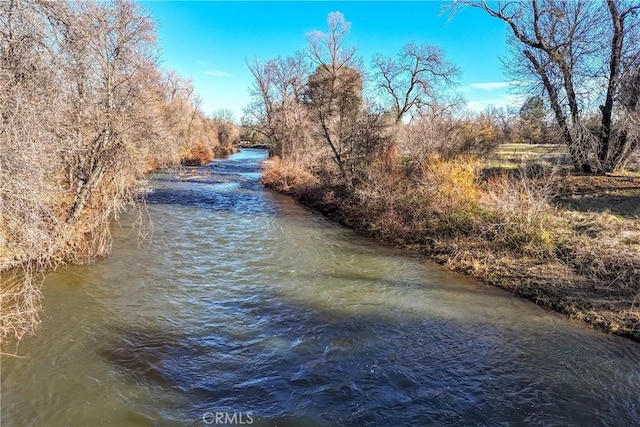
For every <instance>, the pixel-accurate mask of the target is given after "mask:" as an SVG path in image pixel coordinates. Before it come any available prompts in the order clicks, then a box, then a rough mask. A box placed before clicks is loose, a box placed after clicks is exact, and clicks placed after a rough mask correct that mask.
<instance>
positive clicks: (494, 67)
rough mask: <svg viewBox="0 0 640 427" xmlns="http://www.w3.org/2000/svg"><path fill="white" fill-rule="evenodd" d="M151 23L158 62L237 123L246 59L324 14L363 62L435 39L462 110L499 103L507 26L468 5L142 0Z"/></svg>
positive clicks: (291, 39)
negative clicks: (465, 105) (456, 81)
mask: <svg viewBox="0 0 640 427" xmlns="http://www.w3.org/2000/svg"><path fill="white" fill-rule="evenodd" d="M141 3H142V4H143V5H144V7H146V8H147V10H148V11H149V12H150V13H151V15H152V16H153V17H154V19H155V20H156V22H157V25H158V36H159V45H160V49H161V54H162V65H163V66H164V67H166V68H172V69H175V70H177V71H178V72H179V73H180V74H181V75H182V76H184V77H186V78H190V79H192V80H193V82H194V84H195V87H196V91H197V92H198V93H199V94H200V96H201V97H202V98H203V100H204V111H205V113H207V114H210V113H212V112H213V111H215V110H218V109H221V108H228V109H230V110H232V111H233V112H234V114H235V118H236V119H237V120H239V119H240V117H241V116H242V108H243V107H244V106H245V105H246V104H247V103H248V100H249V95H248V87H249V85H250V84H251V75H250V73H249V71H248V69H247V66H246V60H247V59H249V60H251V59H252V58H254V57H258V58H259V59H269V58H273V57H276V56H278V55H287V54H291V53H293V52H294V51H296V50H301V49H304V48H305V47H306V39H305V34H306V33H307V32H309V31H312V30H321V31H325V30H326V18H327V14H328V13H329V12H332V11H340V12H342V13H343V14H344V15H345V18H346V20H347V21H349V22H351V24H352V26H351V32H350V34H349V41H350V44H351V45H355V46H356V47H358V49H359V53H360V55H361V56H362V57H363V58H364V60H365V61H366V62H367V63H369V62H370V60H371V57H372V56H373V54H374V53H376V52H381V53H383V54H385V55H388V56H392V55H395V54H396V53H397V52H398V51H399V50H400V48H401V47H402V46H403V45H404V44H406V43H408V42H412V41H413V42H417V43H430V44H436V45H438V46H440V47H441V48H443V49H444V51H445V53H446V55H447V57H448V59H449V60H450V61H452V62H454V63H455V64H457V65H458V67H459V68H460V69H461V70H462V76H461V85H462V87H461V92H462V93H463V95H464V96H465V97H466V99H467V100H468V101H469V107H470V108H473V109H476V110H478V109H482V108H484V106H486V105H487V104H493V105H495V106H504V105H506V104H507V102H508V101H509V100H510V99H512V97H511V96H509V95H508V93H507V83H506V78H505V76H504V75H503V72H502V66H501V62H500V60H499V57H500V56H503V55H505V54H506V46H505V37H506V29H505V27H504V26H503V25H502V23H501V22H499V21H498V20H496V19H493V18H491V17H489V16H488V15H487V14H486V13H484V12H482V11H480V10H475V9H469V8H468V9H464V10H462V11H461V12H459V13H458V14H457V15H456V16H455V17H454V18H453V19H450V17H449V14H448V13H444V14H443V13H442V7H443V5H445V3H443V2H436V1H422V2H418V1H410V2H392V1H376V2H365V1H349V2H333V1H307V2H291V1H280V2H273V1H263V2H248V1H235V2H231V1H226V2H221V1H142V2H141Z"/></svg>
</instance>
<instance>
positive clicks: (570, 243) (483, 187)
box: [263, 159, 640, 341]
mask: <svg viewBox="0 0 640 427" xmlns="http://www.w3.org/2000/svg"><path fill="white" fill-rule="evenodd" d="M469 165H470V164H463V165H458V166H455V165H453V166H452V165H451V164H448V165H445V166H446V167H445V168H440V171H438V168H437V167H432V170H431V172H432V173H433V172H434V171H435V175H436V176H438V174H440V175H442V176H444V177H445V178H444V179H443V180H441V181H440V182H436V184H437V186H436V187H437V188H439V190H437V191H438V192H439V196H440V197H441V199H440V200H441V202H442V203H444V205H446V206H445V207H442V206H439V205H437V204H435V205H433V206H429V204H430V203H433V200H432V199H433V196H434V194H435V193H433V192H431V193H429V192H428V191H426V190H424V187H425V184H424V182H417V181H420V180H417V181H416V182H410V181H411V180H409V179H407V176H405V175H402V174H400V175H402V176H398V171H397V170H395V169H394V168H395V166H393V167H391V168H390V169H391V170H389V168H388V169H387V170H386V171H385V173H383V174H378V175H376V176H377V177H378V178H380V177H386V178H385V179H378V180H376V182H372V183H370V184H368V185H366V186H365V187H364V188H361V189H359V190H357V191H347V190H346V189H345V188H343V187H340V186H339V185H334V184H332V183H331V182H323V181H322V179H319V178H318V177H317V176H315V175H314V174H313V173H311V172H310V171H309V169H305V168H297V167H295V166H293V165H291V164H284V162H282V161H280V160H279V159H275V160H270V161H268V162H267V164H266V165H265V168H266V170H265V175H264V178H263V183H264V185H265V186H267V187H268V188H271V189H273V190H275V191H278V192H281V193H286V194H289V195H291V196H293V197H294V198H295V199H296V200H297V201H298V202H300V203H301V204H303V205H305V206H307V207H310V208H312V209H315V210H317V211H319V212H321V213H322V214H323V215H325V216H326V217H328V218H330V219H332V220H335V221H337V222H339V223H341V224H343V225H345V226H347V227H350V228H353V229H355V230H358V231H359V232H362V233H364V234H367V235H370V236H373V237H375V238H377V239H379V240H380V241H382V242H385V243H387V244H391V245H394V246H397V247H401V248H405V249H408V250H411V251H415V252H419V253H421V254H423V255H425V256H427V257H429V258H431V259H433V260H435V261H436V262H438V263H440V264H442V265H444V266H445V267H447V268H449V269H451V270H453V271H457V272H461V273H464V274H468V275H471V276H473V277H475V278H477V279H479V280H481V281H483V282H486V283H488V284H491V285H494V286H497V287H500V288H503V289H506V290H508V291H510V292H512V293H513V294H515V295H518V296H520V297H523V298H526V299H529V300H531V301H533V302H534V303H536V304H538V305H541V306H544V307H547V308H549V309H552V310H555V311H558V312H560V313H563V314H565V315H567V316H568V317H570V318H574V319H580V320H582V321H584V322H586V323H587V324H589V325H591V326H593V327H596V328H599V329H602V330H604V331H606V332H609V333H613V334H618V335H622V336H625V337H628V338H631V339H633V340H636V341H640V220H639V219H638V212H637V206H638V205H639V204H638V203H637V202H638V200H640V177H638V176H637V175H629V176H611V177H592V176H571V175H567V174H566V173H565V174H560V175H556V176H553V177H547V178H536V177H534V176H530V177H527V176H525V177H524V178H521V180H524V181H525V182H520V183H517V185H514V181H513V180H509V179H507V178H506V177H504V176H500V177H498V178H497V180H491V179H488V178H481V177H480V174H477V175H476V176H474V173H475V172H473V171H472V169H473V168H474V167H475V166H469ZM456 168H457V169H456ZM469 168H471V169H469ZM443 170H446V171H447V172H443ZM451 171H454V172H451ZM465 171H467V172H468V173H467V172H465ZM414 172H415V171H414ZM465 173H467V175H465ZM447 174H448V175H447ZM394 176H395V178H393V179H392V178H391V177H394ZM412 179H413V178H412ZM436 181H437V179H436ZM451 183H453V184H451ZM560 183H562V185H560ZM567 183H568V184H569V185H567ZM449 184H451V185H452V186H451V188H448V186H450V185H449ZM443 188H444V189H443ZM561 189H562V190H561ZM430 191H431V190H430ZM541 193H545V194H541ZM547 198H549V201H550V203H547V200H546V199H547ZM469 201H471V202H469ZM476 201H477V203H476Z"/></svg>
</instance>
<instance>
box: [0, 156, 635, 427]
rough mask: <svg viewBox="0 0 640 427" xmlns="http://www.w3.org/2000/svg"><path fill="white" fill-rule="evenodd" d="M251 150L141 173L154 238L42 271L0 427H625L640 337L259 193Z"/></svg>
mask: <svg viewBox="0 0 640 427" xmlns="http://www.w3.org/2000/svg"><path fill="white" fill-rule="evenodd" d="M265 156H266V152H265V151H263V150H251V149H245V150H242V151H241V152H240V153H238V154H235V155H233V156H231V157H230V158H227V159H219V160H215V161H214V162H213V163H212V164H210V165H207V166H204V167H199V168H188V169H187V172H188V174H187V175H186V176H177V175H172V174H168V173H157V174H154V175H153V176H152V177H151V178H150V180H149V182H148V195H147V199H148V201H147V209H148V215H149V217H150V218H151V220H152V224H153V233H152V235H151V236H150V237H147V238H146V239H143V240H141V239H140V236H139V234H138V232H137V231H136V228H135V227H134V226H133V224H132V223H133V219H132V218H128V217H125V218H123V219H122V220H121V221H120V222H119V223H116V224H114V226H113V231H112V232H113V237H114V245H113V252H112V255H111V256H110V257H109V258H108V259H105V260H101V261H99V262H96V263H95V264H93V265H90V266H69V267H65V268H63V269H60V270H59V271H57V272H54V273H51V274H49V275H48V277H47V279H46V282H45V285H44V295H45V300H44V308H45V315H44V316H43V322H42V327H41V330H40V332H39V334H38V335H37V336H34V337H29V338H26V339H24V340H23V341H22V342H21V343H20V345H19V347H18V354H19V355H21V356H24V357H25V358H15V357H7V356H3V357H2V365H1V370H2V373H1V374H2V402H1V407H2V412H1V421H2V426H3V427H6V426H54V427H55V426H82V427H84V426H102V425H105V426H106V425H111V426H147V425H148V426H173V425H176V426H177V425H188V426H204V425H221V423H226V424H227V425H233V424H235V425H240V424H245V425H254V426H269V427H275V426H278V427H285V426H423V425H455V426H457V425H469V426H475V425H509V424H513V425H522V424H526V425H544V426H551V425H562V426H566V425H576V426H584V425H620V426H628V425H640V403H639V397H638V396H640V346H639V345H638V344H637V343H634V342H631V341H628V340H626V339H623V338H619V337H614V336H609V335H606V334H604V333H600V332H598V331H594V330H591V329H589V328H587V327H586V326H585V325H583V324H581V323H578V322H574V321H571V320H568V319H566V318H565V317H563V316H560V315H558V314H555V313H551V312H548V311H546V310H544V309H542V308H540V307H537V306H535V305H533V304H531V303H529V302H526V301H521V300H519V299H517V298H514V297H512V296H510V295H508V294H507V293H505V292H503V291H501V290H498V289H494V288H490V287H487V286H484V285H482V284H479V283H477V282H475V281H473V280H471V279H469V278H467V277H464V276H461V275H458V274H455V273H451V272H449V271H447V270H445V269H443V268H442V267H440V266H438V265H435V264H433V263H430V262H428V261H425V260H423V259H419V258H416V257H412V256H410V255H408V254H406V253H404V252H402V251H399V250H395V249H393V248H389V247H384V246H381V245H379V244H377V243H375V242H374V241H372V240H370V239H368V238H365V237H361V236H359V235H357V234H356V233H354V232H353V231H351V230H348V229H345V228H343V227H340V226H338V225H336V224H334V223H332V222H330V221H327V220H325V219H324V218H322V217H321V216H320V215H318V214H316V213H313V212H310V211H308V210H306V209H305V208H303V207H301V206H299V205H297V204H296V203H295V202H293V201H292V200H291V199H290V198H288V197H285V196H282V195H279V194H274V193H272V192H270V191H268V190H265V189H264V188H263V187H262V186H261V185H260V162H261V161H262V160H264V158H265ZM7 350H8V349H7ZM7 350H5V351H7Z"/></svg>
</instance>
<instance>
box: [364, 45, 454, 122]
mask: <svg viewBox="0 0 640 427" xmlns="http://www.w3.org/2000/svg"><path fill="white" fill-rule="evenodd" d="M373 68H374V72H375V79H376V85H377V87H378V91H379V92H380V94H381V95H382V97H383V98H384V99H385V100H386V101H387V102H388V103H390V104H391V112H392V116H393V120H394V122H395V123H396V124H397V123H400V122H401V121H402V119H403V117H405V115H406V114H412V113H414V114H415V113H418V112H419V111H420V110H422V109H424V108H433V107H436V106H438V107H441V105H442V104H444V103H447V102H451V101H453V99H446V96H445V95H447V94H448V90H447V89H449V87H450V86H452V85H453V84H454V83H455V80H456V77H457V76H458V73H459V72H458V69H457V68H456V66H455V65H453V64H452V63H450V62H449V61H447V60H446V58H445V55H444V52H443V51H442V50H441V49H440V48H439V47H437V46H433V45H427V44H415V43H409V44H407V45H405V46H403V47H402V50H401V51H400V53H399V54H398V56H397V58H395V59H394V58H388V57H385V56H383V55H382V54H377V55H376V56H375V57H374V58H373Z"/></svg>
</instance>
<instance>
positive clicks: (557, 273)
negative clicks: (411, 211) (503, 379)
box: [262, 178, 640, 342]
mask: <svg viewBox="0 0 640 427" xmlns="http://www.w3.org/2000/svg"><path fill="white" fill-rule="evenodd" d="M262 183H263V185H264V186H265V188H267V189H269V190H270V191H275V192H278V193H280V194H285V195H288V196H290V197H293V198H294V200H296V202H297V203H299V204H301V205H302V206H305V207H307V208H309V209H312V210H314V211H316V212H319V213H320V214H322V215H323V216H324V217H326V218H328V219H330V220H332V221H334V222H336V223H339V224H341V225H343V226H345V227H348V228H350V229H353V230H355V231H356V232H358V233H361V234H362V235H365V236H368V237H372V238H374V239H375V240H377V241H379V242H380V243H382V244H387V245H391V246H394V247H396V248H399V249H402V250H406V251H408V252H413V253H419V254H420V255H421V256H424V257H426V258H428V259H430V260H432V261H434V262H436V263H438V264H440V265H442V266H444V267H445V268H447V269H449V270H451V271H455V272H458V273H462V274H465V275H467V276H471V277H473V278H475V279H477V280H479V281H481V282H482V283H485V284H488V285H491V286H495V287H498V288H501V289H504V290H507V291H509V292H510V293H511V294H512V295H515V296H517V297H520V298H523V299H526V300H529V301H531V302H533V303H534V304H536V305H540V306H542V307H545V308H547V309H550V310H553V311H556V312H559V313H561V314H563V315H565V316H567V317H568V318H571V319H577V320H581V321H583V322H585V323H586V324H587V325H588V326H589V327H591V328H596V329H599V330H602V331H603V332H605V333H610V334H614V335H619V336H622V337H625V338H629V339H631V340H633V341H636V342H640V309H636V310H638V311H637V312H632V311H625V310H624V309H616V307H615V303H612V302H611V301H610V300H609V299H610V298H609V299H608V298H607V297H608V296H609V297H610V296H611V294H615V289H613V290H612V289H609V288H608V286H607V285H606V284H605V283H598V282H596V281H594V280H593V279H592V278H591V277H588V276H586V275H582V274H580V272H579V271H576V266H575V265H571V261H572V260H573V262H574V264H575V258H574V254H573V253H571V248H559V250H560V251H561V252H563V251H566V252H567V255H566V257H567V259H566V260H564V259H562V260H561V259H547V260H545V259H540V258H538V257H533V256H525V255H523V254H515V253H513V252H512V251H509V250H506V249H505V250H496V249H495V248H494V247H493V246H492V244H491V242H488V241H486V240H481V239H474V238H468V237H457V238H451V237H434V236H431V235H429V234H428V233H426V234H424V235H417V236H412V238H411V239H407V238H406V236H403V235H402V232H401V231H398V230H383V229H380V228H377V227H375V226H372V225H373V221H372V219H373V218H367V217H366V213H365V214H364V215H363V212H362V211H359V210H358V208H357V206H354V205H352V204H351V203H350V201H349V200H348V199H346V198H341V196H336V195H335V193H334V192H333V191H332V189H323V191H317V189H316V191H305V190H308V189H302V190H301V189H297V188H295V186H293V187H290V186H283V185H282V183H279V182H267V181H266V180H265V179H264V178H263V180H262Z"/></svg>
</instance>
